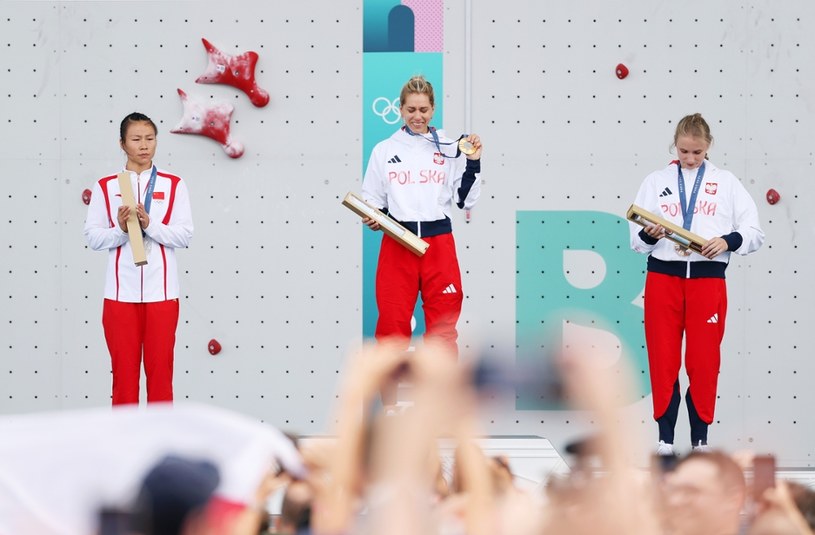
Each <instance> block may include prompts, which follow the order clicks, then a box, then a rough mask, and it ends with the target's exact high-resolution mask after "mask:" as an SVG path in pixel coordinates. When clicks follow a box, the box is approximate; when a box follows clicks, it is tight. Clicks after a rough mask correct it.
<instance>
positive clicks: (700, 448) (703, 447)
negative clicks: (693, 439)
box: [693, 440, 713, 453]
mask: <svg viewBox="0 0 815 535" xmlns="http://www.w3.org/2000/svg"><path fill="white" fill-rule="evenodd" d="M693 451H698V452H701V453H704V452H711V451H713V448H711V447H710V446H708V445H707V444H702V441H701V440H700V441H699V444H697V445H695V446H693Z"/></svg>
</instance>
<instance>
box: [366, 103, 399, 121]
mask: <svg viewBox="0 0 815 535" xmlns="http://www.w3.org/2000/svg"><path fill="white" fill-rule="evenodd" d="M371 109H372V110H373V112H374V113H375V114H376V115H378V116H380V117H382V120H383V121H385V123H387V124H396V123H398V122H399V121H401V120H402V112H401V111H399V99H398V98H395V99H393V101H390V100H389V99H387V98H386V97H379V98H377V99H376V100H374V103H373V104H372V105H371Z"/></svg>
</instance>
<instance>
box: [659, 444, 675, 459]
mask: <svg viewBox="0 0 815 535" xmlns="http://www.w3.org/2000/svg"><path fill="white" fill-rule="evenodd" d="M673 454H674V445H673V444H666V443H665V441H664V440H660V441H659V443H658V444H657V455H666V456H670V455H673Z"/></svg>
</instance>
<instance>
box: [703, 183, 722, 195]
mask: <svg viewBox="0 0 815 535" xmlns="http://www.w3.org/2000/svg"><path fill="white" fill-rule="evenodd" d="M718 189H719V184H717V183H716V182H706V183H705V193H707V194H708V195H716V190H718Z"/></svg>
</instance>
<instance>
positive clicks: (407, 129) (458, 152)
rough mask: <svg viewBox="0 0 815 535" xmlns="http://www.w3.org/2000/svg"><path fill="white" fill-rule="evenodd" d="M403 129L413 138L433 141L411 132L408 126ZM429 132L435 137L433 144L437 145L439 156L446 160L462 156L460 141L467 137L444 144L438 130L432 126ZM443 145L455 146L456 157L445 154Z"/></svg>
mask: <svg viewBox="0 0 815 535" xmlns="http://www.w3.org/2000/svg"><path fill="white" fill-rule="evenodd" d="M402 128H404V129H405V132H407V133H408V134H410V135H411V136H419V137H420V138H422V139H424V140H426V141H428V142H430V141H431V140H430V139H427V138H426V137H424V136H423V135H421V134H417V133H416V132H414V131H413V130H411V129H410V128H409V127H408V125H404V126H403V127H402ZM428 130H430V135H431V136H433V139H432V142H433V144H434V145H436V150H437V151H439V154H441V155H442V156H444V157H445V158H458V157H459V156H461V149H459V148H458V142H459V140H460V139H461V138H463V137H465V136H461V137H460V138H458V139H457V140H455V141H450V142H444V143H442V142H441V141H439V134H437V133H436V129H435V128H434V127H432V126H431V127H430V128H428ZM442 145H455V146H456V155H455V156H450V155H449V154H445V153H443V152H442V151H441V146H442Z"/></svg>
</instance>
